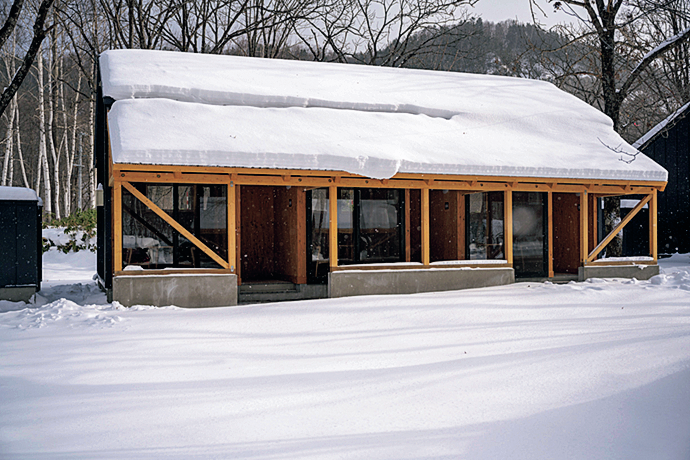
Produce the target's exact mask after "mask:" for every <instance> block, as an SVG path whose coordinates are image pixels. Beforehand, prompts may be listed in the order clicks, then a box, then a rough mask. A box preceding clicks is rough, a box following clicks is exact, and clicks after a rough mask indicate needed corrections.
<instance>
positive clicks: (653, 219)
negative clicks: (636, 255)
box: [649, 190, 659, 262]
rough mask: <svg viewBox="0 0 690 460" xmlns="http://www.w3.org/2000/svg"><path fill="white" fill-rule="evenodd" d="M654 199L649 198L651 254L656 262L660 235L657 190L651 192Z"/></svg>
mask: <svg viewBox="0 0 690 460" xmlns="http://www.w3.org/2000/svg"><path fill="white" fill-rule="evenodd" d="M651 196H652V199H651V200H649V254H650V255H651V256H652V259H654V261H655V262H656V261H657V260H658V259H659V237H658V226H657V219H658V216H657V212H658V204H657V203H658V202H657V192H656V190H654V191H653V192H652V193H651Z"/></svg>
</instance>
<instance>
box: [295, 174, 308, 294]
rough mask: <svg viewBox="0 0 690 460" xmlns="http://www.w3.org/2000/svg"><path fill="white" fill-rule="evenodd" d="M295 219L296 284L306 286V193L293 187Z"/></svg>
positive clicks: (302, 189)
mask: <svg viewBox="0 0 690 460" xmlns="http://www.w3.org/2000/svg"><path fill="white" fill-rule="evenodd" d="M293 190H294V191H295V192H294V193H295V200H294V202H295V207H296V209H295V211H294V212H295V214H296V218H297V225H296V227H297V254H298V256H297V283H296V284H307V192H306V191H305V190H304V188H302V187H294V188H293Z"/></svg>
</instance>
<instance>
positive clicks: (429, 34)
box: [297, 0, 477, 67]
mask: <svg viewBox="0 0 690 460" xmlns="http://www.w3.org/2000/svg"><path fill="white" fill-rule="evenodd" d="M476 1H477V0H433V1H424V0H339V1H335V2H324V3H322V4H321V5H320V6H319V8H318V9H317V10H316V14H315V15H314V16H313V17H310V18H308V20H307V21H306V24H305V26H304V27H302V28H301V29H298V30H297V33H298V35H299V36H300V38H301V39H302V42H303V44H304V46H305V47H306V48H307V49H308V50H309V51H310V53H311V55H312V57H313V59H316V60H335V61H339V62H356V63H361V64H369V65H382V66H391V67H402V66H404V65H405V64H406V63H407V62H408V61H409V60H410V59H411V58H413V57H415V56H419V55H420V54H423V53H433V52H437V51H438V47H437V45H436V43H437V41H438V39H439V38H440V37H442V36H445V37H453V36H455V37H456V38H458V39H460V38H464V37H465V35H463V34H461V33H459V32H460V31H461V27H460V26H461V25H462V24H464V23H465V21H466V20H467V19H468V18H469V17H470V15H469V13H468V12H467V10H466V9H465V8H464V7H467V6H471V5H473V4H474V3H476Z"/></svg>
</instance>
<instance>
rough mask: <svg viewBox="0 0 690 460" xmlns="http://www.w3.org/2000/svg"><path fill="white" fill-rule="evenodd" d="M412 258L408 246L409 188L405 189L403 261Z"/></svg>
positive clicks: (408, 260) (410, 249)
mask: <svg viewBox="0 0 690 460" xmlns="http://www.w3.org/2000/svg"><path fill="white" fill-rule="evenodd" d="M411 260H412V248H411V247H410V189H409V188H406V189H405V262H410V261H411Z"/></svg>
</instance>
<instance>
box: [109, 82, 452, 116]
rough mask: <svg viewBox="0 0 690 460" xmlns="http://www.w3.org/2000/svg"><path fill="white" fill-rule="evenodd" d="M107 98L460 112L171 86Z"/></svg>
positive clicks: (139, 88)
mask: <svg viewBox="0 0 690 460" xmlns="http://www.w3.org/2000/svg"><path fill="white" fill-rule="evenodd" d="M108 96H110V97H112V98H113V99H115V100H116V101H119V100H126V99H171V100H174V101H178V102H191V103H198V104H206V105H218V106H238V107H256V108H261V109H272V108H275V109H286V108H293V107H294V108H305V109H306V108H322V109H334V110H354V111H357V112H380V113H401V114H409V115H426V116H428V117H432V118H443V119H446V120H450V119H451V118H453V117H454V116H456V115H462V114H463V113H462V112H458V111H454V110H445V109H439V108H433V107H424V106H420V105H415V104H382V103H374V104H372V103H368V102H356V101H337V100H327V99H314V98H305V97H298V96H278V95H263V94H247V93H236V92H226V91H213V90H202V89H199V88H189V89H187V90H184V91H181V88H177V87H172V86H156V87H150V86H143V85H140V86H135V87H132V88H130V89H125V88H123V89H122V90H121V91H118V88H113V89H111V91H110V94H108Z"/></svg>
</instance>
